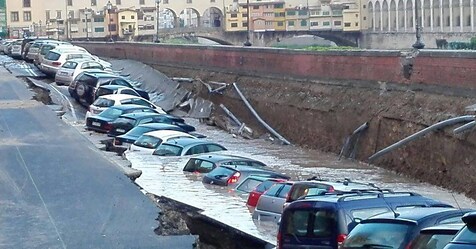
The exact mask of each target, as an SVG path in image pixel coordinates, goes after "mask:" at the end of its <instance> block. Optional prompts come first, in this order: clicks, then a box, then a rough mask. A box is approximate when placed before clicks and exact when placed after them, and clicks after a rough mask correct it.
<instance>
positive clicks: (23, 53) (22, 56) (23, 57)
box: [21, 39, 35, 61]
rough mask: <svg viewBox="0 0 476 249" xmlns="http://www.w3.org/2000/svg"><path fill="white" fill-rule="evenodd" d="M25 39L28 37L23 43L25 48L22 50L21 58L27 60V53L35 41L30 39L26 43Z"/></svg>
mask: <svg viewBox="0 0 476 249" xmlns="http://www.w3.org/2000/svg"><path fill="white" fill-rule="evenodd" d="M25 41H26V39H25V40H23V43H24V45H23V49H22V52H21V58H22V59H23V60H25V61H26V60H27V58H26V55H27V54H28V51H29V50H30V47H31V46H32V45H33V43H35V41H34V40H30V41H29V42H27V43H26V44H25Z"/></svg>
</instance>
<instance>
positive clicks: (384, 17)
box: [382, 0, 390, 31]
mask: <svg viewBox="0 0 476 249" xmlns="http://www.w3.org/2000/svg"><path fill="white" fill-rule="evenodd" d="M389 11H390V10H389V7H388V2H387V0H383V1H382V29H383V30H384V31H389V30H390V23H389V21H388V20H389V18H390V17H389V14H388V13H389Z"/></svg>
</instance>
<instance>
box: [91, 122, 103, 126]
mask: <svg viewBox="0 0 476 249" xmlns="http://www.w3.org/2000/svg"><path fill="white" fill-rule="evenodd" d="M92 125H93V126H97V127H101V123H99V122H93V123H92Z"/></svg>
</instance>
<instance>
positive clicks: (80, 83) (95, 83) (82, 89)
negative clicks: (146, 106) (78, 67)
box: [68, 71, 149, 106]
mask: <svg viewBox="0 0 476 249" xmlns="http://www.w3.org/2000/svg"><path fill="white" fill-rule="evenodd" d="M104 85H120V86H126V87H129V88H132V89H134V90H135V91H136V92H137V93H139V95H140V96H141V97H142V98H144V99H146V100H148V99H149V94H148V93H147V92H146V91H144V90H142V89H140V88H137V87H134V86H133V85H132V84H131V83H129V82H128V81H127V80H126V79H124V78H122V77H121V76H119V75H114V74H112V73H108V72H99V71H94V72H82V73H80V74H79V75H78V76H77V77H76V78H75V79H74V80H73V82H71V84H70V85H69V87H68V92H69V94H70V96H71V97H73V98H74V99H76V100H77V101H78V102H80V103H82V104H84V105H87V106H89V105H90V104H92V103H93V102H94V100H95V96H96V94H95V93H96V91H97V89H98V88H99V87H100V86H104Z"/></svg>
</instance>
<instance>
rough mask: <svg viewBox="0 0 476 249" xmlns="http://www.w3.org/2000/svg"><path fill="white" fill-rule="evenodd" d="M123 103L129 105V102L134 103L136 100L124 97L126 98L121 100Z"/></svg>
mask: <svg viewBox="0 0 476 249" xmlns="http://www.w3.org/2000/svg"><path fill="white" fill-rule="evenodd" d="M121 104H122V105H129V104H134V102H133V101H132V99H124V100H121Z"/></svg>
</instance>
